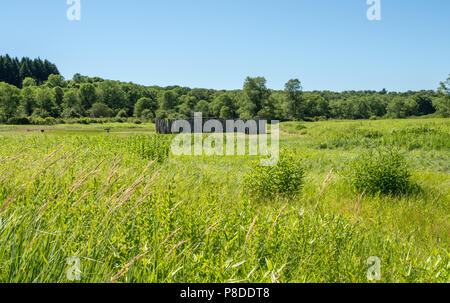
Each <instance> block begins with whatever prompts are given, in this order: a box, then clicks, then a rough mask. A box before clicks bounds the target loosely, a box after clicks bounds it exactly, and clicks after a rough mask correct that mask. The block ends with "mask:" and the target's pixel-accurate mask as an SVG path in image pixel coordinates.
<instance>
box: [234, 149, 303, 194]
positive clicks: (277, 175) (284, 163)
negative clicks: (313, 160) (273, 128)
mask: <svg viewBox="0 0 450 303" xmlns="http://www.w3.org/2000/svg"><path fill="white" fill-rule="evenodd" d="M304 174H305V173H304V169H303V166H302V164H301V162H300V161H299V160H298V159H296V158H295V155H294V154H293V153H292V152H288V151H282V152H281V153H280V159H279V161H278V164H277V165H275V166H270V167H265V166H261V165H260V162H259V161H256V162H252V164H251V168H250V171H249V172H248V173H247V174H246V175H244V177H243V180H242V188H243V193H244V195H246V196H247V197H248V198H251V199H259V200H265V199H272V198H275V197H277V196H291V195H295V194H297V193H299V192H300V191H301V189H302V185H303V179H304Z"/></svg>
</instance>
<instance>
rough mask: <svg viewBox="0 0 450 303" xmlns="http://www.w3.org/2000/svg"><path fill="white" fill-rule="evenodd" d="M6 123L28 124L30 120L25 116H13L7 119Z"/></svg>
mask: <svg viewBox="0 0 450 303" xmlns="http://www.w3.org/2000/svg"><path fill="white" fill-rule="evenodd" d="M8 124H10V125H29V124H31V123H30V120H29V119H28V118H26V117H21V118H19V117H13V118H9V119H8Z"/></svg>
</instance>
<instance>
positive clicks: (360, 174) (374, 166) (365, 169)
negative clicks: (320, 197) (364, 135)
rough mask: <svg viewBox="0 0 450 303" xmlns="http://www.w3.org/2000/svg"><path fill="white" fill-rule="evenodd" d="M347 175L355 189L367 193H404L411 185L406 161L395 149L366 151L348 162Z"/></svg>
mask: <svg viewBox="0 0 450 303" xmlns="http://www.w3.org/2000/svg"><path fill="white" fill-rule="evenodd" d="M347 175H348V177H349V180H350V182H351V184H352V187H353V188H354V189H355V190H356V191H358V192H363V191H365V192H366V193H368V194H376V193H381V194H397V193H405V192H407V191H408V189H409V188H410V185H411V182H410V177H411V174H410V173H409V171H408V167H407V163H406V161H405V158H404V157H403V156H402V155H401V154H400V153H399V152H398V151H397V150H388V149H378V150H376V151H372V150H371V151H368V152H366V153H364V154H362V155H360V156H359V157H358V158H357V159H356V160H354V161H352V162H350V163H349V165H348V173H347Z"/></svg>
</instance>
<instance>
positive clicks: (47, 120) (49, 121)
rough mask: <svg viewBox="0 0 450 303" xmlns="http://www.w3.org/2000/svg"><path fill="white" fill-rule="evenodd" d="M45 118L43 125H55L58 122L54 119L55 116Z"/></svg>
mask: <svg viewBox="0 0 450 303" xmlns="http://www.w3.org/2000/svg"><path fill="white" fill-rule="evenodd" d="M44 120H45V122H44V123H45V125H56V124H57V123H58V122H57V121H56V119H55V118H53V117H47V118H45V119H44Z"/></svg>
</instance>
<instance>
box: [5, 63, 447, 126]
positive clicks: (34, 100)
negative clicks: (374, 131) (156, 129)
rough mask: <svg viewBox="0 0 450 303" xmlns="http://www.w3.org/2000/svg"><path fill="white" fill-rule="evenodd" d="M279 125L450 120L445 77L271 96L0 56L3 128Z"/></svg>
mask: <svg viewBox="0 0 450 303" xmlns="http://www.w3.org/2000/svg"><path fill="white" fill-rule="evenodd" d="M194 112H202V113H203V116H206V117H212V118H213V117H214V118H223V119H231V118H242V119H245V118H260V119H267V120H281V121H323V120H329V119H350V120H358V119H371V120H376V119H379V118H407V117H418V116H427V115H433V116H438V117H449V116H450V75H449V78H448V79H447V80H446V81H444V82H442V83H441V84H440V87H439V89H438V90H436V91H434V90H422V91H408V92H388V91H386V90H385V89H383V90H382V91H344V92H332V91H304V90H303V87H302V83H301V81H300V80H299V79H291V80H289V81H287V83H286V84H285V88H284V90H272V89H269V88H268V87H267V86H266V79H265V78H264V77H247V78H246V79H245V81H244V84H243V87H242V89H240V90H231V91H225V90H214V89H202V88H188V87H181V86H168V87H159V86H143V85H138V84H134V83H125V82H120V81H112V80H105V79H102V78H99V77H88V76H82V75H81V74H75V75H74V76H73V78H72V79H71V80H66V79H64V77H63V76H62V75H60V74H59V71H58V68H57V67H56V65H54V64H52V63H51V62H49V61H48V60H42V59H40V58H38V59H34V60H32V59H29V58H22V59H20V60H19V59H18V58H12V57H10V56H9V55H6V56H0V123H7V124H56V123H64V121H66V120H71V121H75V122H77V121H79V122H82V123H90V122H99V121H105V120H108V121H112V122H125V121H129V120H130V119H132V120H133V121H135V122H146V121H152V120H154V119H164V118H174V119H183V118H189V117H192V116H193V114H194Z"/></svg>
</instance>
